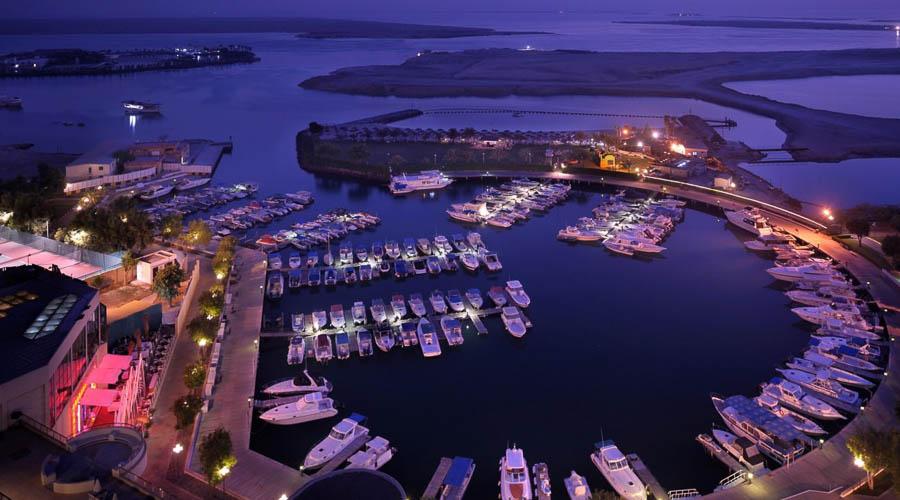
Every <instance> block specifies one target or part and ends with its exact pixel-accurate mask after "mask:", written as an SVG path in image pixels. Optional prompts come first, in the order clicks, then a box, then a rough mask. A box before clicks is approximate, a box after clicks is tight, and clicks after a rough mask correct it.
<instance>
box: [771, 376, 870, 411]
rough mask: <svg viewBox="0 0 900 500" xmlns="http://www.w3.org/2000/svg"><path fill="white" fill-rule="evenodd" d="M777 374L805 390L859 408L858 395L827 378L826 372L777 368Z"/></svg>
mask: <svg viewBox="0 0 900 500" xmlns="http://www.w3.org/2000/svg"><path fill="white" fill-rule="evenodd" d="M778 372H779V373H781V374H782V375H784V378H786V379H788V380H790V381H791V382H793V383H795V384H798V385H800V386H801V387H803V388H804V389H806V390H809V391H812V392H815V393H818V394H820V395H822V396H825V397H827V398H831V399H834V400H836V401H840V402H842V403H845V404H848V405H851V406H859V404H860V398H859V393H857V392H856V391H851V390H850V389H847V388H845V387H844V386H842V385H841V384H839V383H838V382H837V381H835V380H832V379H830V378H828V372H826V371H822V372H819V373H809V372H805V371H801V370H794V369H792V368H779V369H778Z"/></svg>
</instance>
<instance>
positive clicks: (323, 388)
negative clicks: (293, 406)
mask: <svg viewBox="0 0 900 500" xmlns="http://www.w3.org/2000/svg"><path fill="white" fill-rule="evenodd" d="M306 392H323V393H326V394H327V393H329V392H331V383H330V382H328V380H326V379H325V378H324V377H319V379H318V380H316V379H314V378H313V377H312V375H310V374H309V372H308V371H306V370H303V375H298V376H296V377H292V378H286V379H281V380H276V381H275V382H272V383H271V384H269V385H268V386H267V387H265V388H264V389H263V393H264V394H266V395H269V396H290V395H291V394H303V393H306Z"/></svg>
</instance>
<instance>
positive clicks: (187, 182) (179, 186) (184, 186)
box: [175, 177, 210, 191]
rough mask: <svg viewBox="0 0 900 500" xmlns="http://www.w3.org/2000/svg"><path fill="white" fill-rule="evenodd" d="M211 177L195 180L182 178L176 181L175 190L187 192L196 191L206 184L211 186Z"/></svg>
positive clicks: (196, 178)
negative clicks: (195, 189) (189, 190)
mask: <svg viewBox="0 0 900 500" xmlns="http://www.w3.org/2000/svg"><path fill="white" fill-rule="evenodd" d="M209 181H210V178H209V177H195V178H193V179H189V178H182V179H180V180H178V181H175V190H176V191H187V190H188V189H194V188H196V187H200V186H203V185H206V184H209Z"/></svg>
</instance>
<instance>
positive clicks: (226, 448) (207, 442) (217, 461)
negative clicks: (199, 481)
mask: <svg viewBox="0 0 900 500" xmlns="http://www.w3.org/2000/svg"><path fill="white" fill-rule="evenodd" d="M200 465H201V467H202V468H203V474H205V475H206V479H207V480H208V481H209V484H212V485H215V484H218V483H220V482H221V481H222V479H224V478H225V475H226V474H228V471H229V470H230V469H232V468H233V467H234V466H235V465H237V458H235V456H234V455H233V454H232V450H231V434H229V433H228V431H226V430H225V429H223V428H222V427H219V428H218V429H216V430H214V431H212V432H210V433H209V434H207V435H206V436H204V437H203V440H202V441H200Z"/></svg>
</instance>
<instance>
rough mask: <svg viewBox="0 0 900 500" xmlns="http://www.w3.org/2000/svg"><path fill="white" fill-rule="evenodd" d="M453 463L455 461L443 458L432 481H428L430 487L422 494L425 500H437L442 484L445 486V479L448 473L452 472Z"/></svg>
mask: <svg viewBox="0 0 900 500" xmlns="http://www.w3.org/2000/svg"><path fill="white" fill-rule="evenodd" d="M452 463H453V460H451V459H449V458H447V457H441V461H440V462H439V463H438V466H437V469H435V471H434V474H433V475H432V476H431V480H430V481H428V486H426V487H425V492H424V493H423V494H422V498H423V499H434V498H437V496H438V493H439V490H440V488H441V484H443V482H444V478H445V477H446V476H447V471H448V470H450V465H451V464H452Z"/></svg>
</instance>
